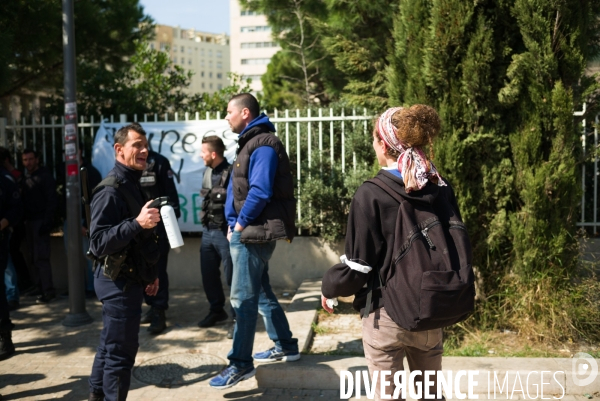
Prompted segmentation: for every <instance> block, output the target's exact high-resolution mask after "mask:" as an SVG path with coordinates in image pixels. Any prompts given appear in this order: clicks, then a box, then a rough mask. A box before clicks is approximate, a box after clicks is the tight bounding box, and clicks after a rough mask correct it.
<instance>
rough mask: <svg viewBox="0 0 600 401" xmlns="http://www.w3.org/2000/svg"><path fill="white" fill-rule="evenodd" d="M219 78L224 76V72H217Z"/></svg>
mask: <svg viewBox="0 0 600 401" xmlns="http://www.w3.org/2000/svg"><path fill="white" fill-rule="evenodd" d="M217 78H218V79H222V78H223V74H222V73H220V72H218V73H217ZM219 89H221V88H219Z"/></svg>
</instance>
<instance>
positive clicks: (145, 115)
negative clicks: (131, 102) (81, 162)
mask: <svg viewBox="0 0 600 401" xmlns="http://www.w3.org/2000/svg"><path fill="white" fill-rule="evenodd" d="M144 120H145V121H148V115H147V114H144ZM100 121H102V120H100ZM94 122H95V118H94V116H93V115H92V118H91V119H90V143H91V144H92V148H93V147H94V128H96V127H95V124H94ZM84 145H85V142H84ZM92 148H90V154H89V156H90V157H89V160H88V162H89V163H91V162H92V154H93V152H92ZM84 156H87V152H86V154H85V155H84Z"/></svg>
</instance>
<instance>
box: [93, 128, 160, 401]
mask: <svg viewBox="0 0 600 401" xmlns="http://www.w3.org/2000/svg"><path fill="white" fill-rule="evenodd" d="M114 148H115V153H116V162H115V167H114V168H113V169H112V170H111V171H110V172H109V173H108V177H107V178H106V179H105V180H103V181H102V182H101V183H100V185H99V187H98V189H97V190H96V193H95V194H94V196H93V199H92V204H91V214H92V217H91V224H90V233H91V235H90V250H91V251H92V253H93V254H94V256H95V257H96V259H98V261H99V262H96V270H95V272H94V286H95V289H96V294H97V295H98V299H99V300H100V301H102V322H103V324H104V327H103V328H102V333H101V334H100V345H99V346H98V350H97V352H96V357H95V358H94V364H93V366H92V373H91V375H90V379H89V385H90V397H89V399H90V400H93V401H100V400H104V399H106V400H111V401H112V400H124V399H126V398H127V393H128V391H129V384H130V382H131V369H132V368H133V364H134V362H135V356H136V354H137V350H138V346H139V343H138V332H139V329H140V318H141V315H142V301H143V298H144V292H145V293H146V294H147V295H151V296H154V295H156V293H157V291H158V284H159V280H158V278H157V271H156V267H155V265H156V262H157V261H158V245H156V242H155V236H156V234H155V232H154V228H155V227H156V225H157V224H158V222H159V221H160V215H159V212H158V209H156V208H151V207H149V206H150V202H145V200H144V199H145V198H144V193H143V192H142V189H141V187H140V184H139V181H140V178H141V176H142V173H143V171H144V168H145V167H146V159H147V158H148V141H147V140H146V132H145V131H144V130H143V129H142V127H140V126H139V125H138V124H131V125H128V126H125V127H122V128H121V129H119V130H118V131H117V133H116V134H115V144H114ZM110 177H112V178H110ZM109 180H112V185H111V184H109V182H110V181H109ZM133 209H136V210H133Z"/></svg>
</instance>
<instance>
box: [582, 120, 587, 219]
mask: <svg viewBox="0 0 600 401" xmlns="http://www.w3.org/2000/svg"><path fill="white" fill-rule="evenodd" d="M585 122H586V119H585V118H584V119H583V121H582V122H581V123H582V126H583V129H582V134H581V147H582V149H583V157H585V156H586V154H585V152H586V148H585V147H586V137H587V133H586V132H585V128H586V126H585ZM581 222H582V223H585V163H581ZM582 226H583V225H582Z"/></svg>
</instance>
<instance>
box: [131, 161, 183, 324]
mask: <svg viewBox="0 0 600 401" xmlns="http://www.w3.org/2000/svg"><path fill="white" fill-rule="evenodd" d="M140 185H141V187H142V191H144V194H145V195H146V200H152V199H156V198H158V197H161V196H166V197H168V198H169V204H170V205H171V206H173V210H174V211H175V217H177V218H179V216H181V211H180V210H179V195H178V194H177V188H176V187H175V182H174V181H173V170H171V163H170V162H169V159H167V158H166V157H164V156H163V155H161V154H160V153H156V152H154V151H150V152H148V160H147V163H146V169H145V170H144V173H143V174H142V178H141V179H140ZM156 233H157V235H158V247H159V249H160V259H159V260H158V264H157V268H158V280H159V281H160V289H159V290H158V293H157V294H156V296H153V297H151V296H149V295H145V296H144V299H145V301H146V305H149V306H150V309H149V310H148V312H147V313H146V314H145V315H144V316H142V323H143V324H145V323H150V326H148V332H149V333H150V334H160V333H162V332H163V331H165V329H166V328H167V317H166V315H165V311H166V310H167V309H169V275H168V274H167V262H168V261H169V251H170V250H171V246H170V245H169V239H168V238H167V232H166V231H165V225H164V224H163V223H162V221H161V222H159V223H158V226H157V227H156Z"/></svg>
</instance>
